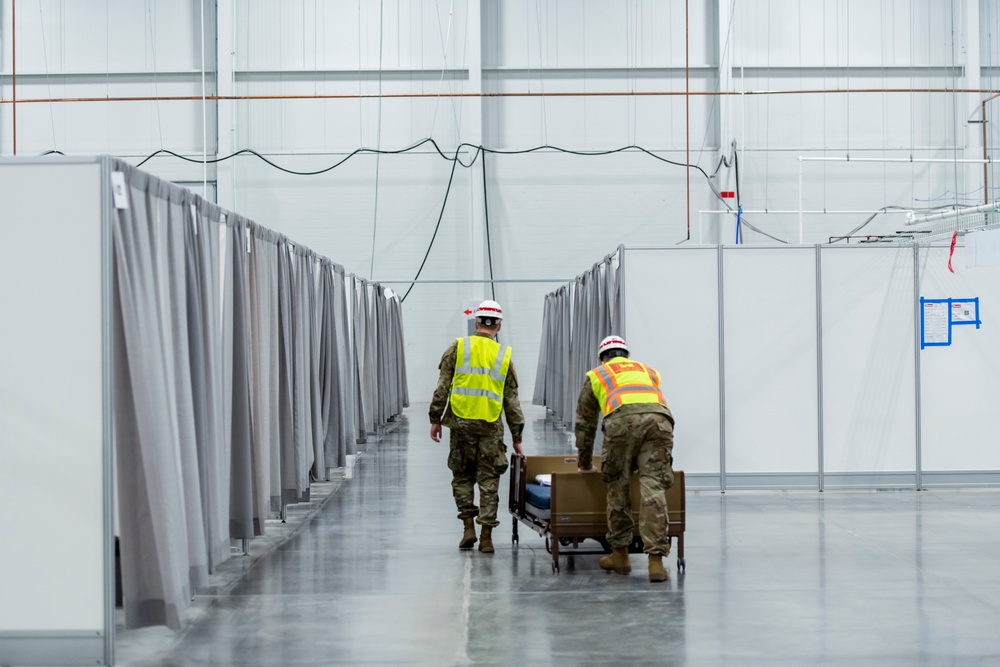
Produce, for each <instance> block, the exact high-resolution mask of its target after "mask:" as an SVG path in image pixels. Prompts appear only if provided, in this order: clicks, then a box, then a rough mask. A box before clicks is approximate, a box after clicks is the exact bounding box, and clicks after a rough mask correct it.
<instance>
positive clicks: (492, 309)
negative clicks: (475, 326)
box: [479, 307, 503, 313]
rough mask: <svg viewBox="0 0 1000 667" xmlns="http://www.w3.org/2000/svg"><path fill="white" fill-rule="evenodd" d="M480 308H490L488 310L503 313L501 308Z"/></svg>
mask: <svg viewBox="0 0 1000 667" xmlns="http://www.w3.org/2000/svg"><path fill="white" fill-rule="evenodd" d="M479 310H488V311H490V312H492V313H502V312H503V311H502V310H500V309H499V308H489V307H487V308H480V309H479Z"/></svg>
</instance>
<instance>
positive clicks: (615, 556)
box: [601, 547, 632, 574]
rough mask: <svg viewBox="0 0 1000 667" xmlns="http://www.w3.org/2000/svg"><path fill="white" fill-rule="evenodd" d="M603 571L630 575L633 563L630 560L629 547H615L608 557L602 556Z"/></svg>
mask: <svg viewBox="0 0 1000 667" xmlns="http://www.w3.org/2000/svg"><path fill="white" fill-rule="evenodd" d="M601 569H602V570H610V571H611V572H617V573H618V574H628V573H629V572H631V571H632V563H630V562H629V560H628V548H627V547H620V548H619V547H615V548H614V549H612V550H611V553H610V554H609V555H607V556H601Z"/></svg>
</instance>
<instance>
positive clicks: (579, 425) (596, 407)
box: [574, 378, 674, 470]
mask: <svg viewBox="0 0 1000 667" xmlns="http://www.w3.org/2000/svg"><path fill="white" fill-rule="evenodd" d="M648 412H655V413H659V414H663V415H667V416H668V417H669V418H670V421H673V420H674V417H673V415H672V414H671V413H670V408H668V407H667V406H665V405H661V404H659V403H633V404H630V405H623V406H621V407H620V408H618V409H617V410H614V411H613V412H612V413H611V414H609V415H608V416H607V417H605V418H604V419H605V422H607V421H608V420H613V419H621V418H624V417H627V416H628V415H636V414H642V413H648ZM600 419H601V405H600V403H599V402H598V401H597V396H595V395H594V388H593V387H592V386H591V385H590V378H585V379H584V380H583V388H582V389H581V390H580V398H579V399H578V400H577V402H576V427H575V429H574V433H575V434H576V449H577V452H578V454H579V460H578V461H577V465H578V466H579V467H580V468H581V469H583V470H586V469H588V468H590V467H591V466H592V465H593V463H594V437H595V436H596V435H597V422H598V421H600ZM602 430H603V427H602Z"/></svg>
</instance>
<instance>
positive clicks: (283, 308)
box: [278, 241, 306, 505]
mask: <svg viewBox="0 0 1000 667" xmlns="http://www.w3.org/2000/svg"><path fill="white" fill-rule="evenodd" d="M293 253H294V249H293V246H292V244H291V243H289V242H288V241H282V242H280V243H279V245H278V442H279V447H280V454H279V459H280V461H281V504H282V505H287V504H289V503H295V502H298V501H299V500H302V499H303V498H305V494H306V486H305V484H304V480H303V477H302V475H301V474H300V473H299V471H300V470H302V468H303V466H304V465H305V464H304V462H303V461H302V458H303V457H302V453H301V451H300V449H299V446H298V439H297V437H296V417H295V381H294V377H295V344H296V343H295V340H296V334H295V328H294V326H293V323H294V321H295V318H294V310H295V309H294V298H293V297H294V294H295V278H294V274H295V272H294V267H293V265H292V257H293Z"/></svg>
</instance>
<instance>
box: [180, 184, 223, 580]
mask: <svg viewBox="0 0 1000 667" xmlns="http://www.w3.org/2000/svg"><path fill="white" fill-rule="evenodd" d="M191 215H192V218H191V225H190V226H187V225H185V228H184V231H185V234H186V237H187V247H186V258H187V274H188V301H187V305H188V338H189V350H190V352H191V358H190V368H191V387H192V394H193V398H194V423H195V433H196V441H197V443H198V465H199V484H200V486H201V491H202V499H203V505H204V511H205V535H206V542H207V549H208V563H209V571H212V572H214V571H215V568H216V567H218V566H219V564H220V563H222V562H224V561H225V560H226V559H228V558H229V553H230V549H229V465H228V462H229V459H230V455H229V451H230V446H229V441H228V440H227V439H226V435H225V434H226V428H225V425H224V420H223V407H222V406H223V395H224V391H223V389H224V386H223V359H222V301H221V290H222V265H221V258H220V255H219V253H220V239H221V234H220V233H221V231H222V229H223V228H224V227H223V226H221V225H220V220H221V215H222V211H221V209H219V208H218V207H217V206H215V205H214V204H211V203H210V202H206V201H204V200H203V199H200V198H197V197H196V198H195V201H194V203H193V204H192V206H191Z"/></svg>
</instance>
